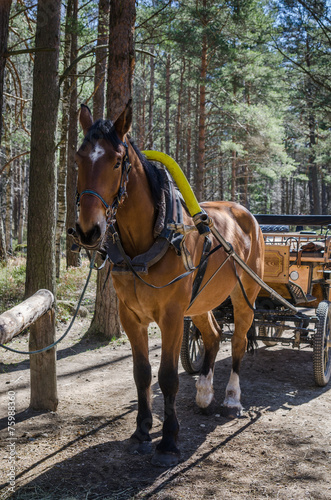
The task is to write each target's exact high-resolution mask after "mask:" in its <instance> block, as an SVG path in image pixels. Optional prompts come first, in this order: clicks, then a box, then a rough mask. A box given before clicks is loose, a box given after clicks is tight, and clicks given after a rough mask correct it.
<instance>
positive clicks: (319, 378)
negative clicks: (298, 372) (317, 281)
mask: <svg viewBox="0 0 331 500" xmlns="http://www.w3.org/2000/svg"><path fill="white" fill-rule="evenodd" d="M316 316H317V318H318V323H317V325H316V332H315V335H314V345H313V367H314V378H315V382H316V384H317V385H319V386H321V387H324V386H325V385H326V384H327V383H328V382H329V380H330V376H331V338H330V337H331V335H330V329H331V303H330V302H328V301H327V300H323V301H322V302H320V303H319V305H318V308H317V310H316Z"/></svg>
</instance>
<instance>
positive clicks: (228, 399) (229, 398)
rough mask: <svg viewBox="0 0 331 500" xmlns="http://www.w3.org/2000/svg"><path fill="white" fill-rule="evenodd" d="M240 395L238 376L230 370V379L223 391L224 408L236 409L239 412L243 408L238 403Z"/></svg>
mask: <svg viewBox="0 0 331 500" xmlns="http://www.w3.org/2000/svg"><path fill="white" fill-rule="evenodd" d="M240 395H241V391H240V385H239V375H238V374H237V373H235V372H234V371H233V370H231V375H230V379H229V382H228V385H227V386H226V391H225V399H224V403H223V404H224V406H227V407H229V408H238V410H239V411H240V412H241V411H242V408H243V407H242V406H241V403H240Z"/></svg>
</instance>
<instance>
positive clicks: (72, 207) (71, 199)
mask: <svg viewBox="0 0 331 500" xmlns="http://www.w3.org/2000/svg"><path fill="white" fill-rule="evenodd" d="M77 16H78V0H73V11H72V24H73V30H72V33H71V51H70V52H71V54H70V64H72V63H73V62H74V61H75V59H77ZM76 73H77V65H73V67H72V74H73V76H71V78H70V91H71V93H70V103H69V128H68V156H67V186H66V196H67V214H66V228H67V229H68V228H69V227H74V226H75V224H76V220H77V207H76V192H77V165H76V162H75V154H76V151H77V136H78V125H77V118H78V111H77V77H76V76H75V75H76ZM71 246H72V241H71V238H67V240H66V255H67V268H68V267H79V266H80V255H79V253H75V252H72V251H71Z"/></svg>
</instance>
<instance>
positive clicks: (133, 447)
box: [129, 440, 152, 455]
mask: <svg viewBox="0 0 331 500" xmlns="http://www.w3.org/2000/svg"><path fill="white" fill-rule="evenodd" d="M129 452H130V453H131V454H132V455H136V454H137V455H149V454H150V453H152V442H151V441H142V442H138V441H135V440H131V441H130V444H129Z"/></svg>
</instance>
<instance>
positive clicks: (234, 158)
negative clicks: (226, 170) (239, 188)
mask: <svg viewBox="0 0 331 500" xmlns="http://www.w3.org/2000/svg"><path fill="white" fill-rule="evenodd" d="M232 141H234V138H232ZM236 182H237V153H236V151H232V160H231V201H236Z"/></svg>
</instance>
